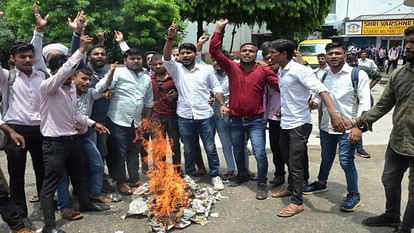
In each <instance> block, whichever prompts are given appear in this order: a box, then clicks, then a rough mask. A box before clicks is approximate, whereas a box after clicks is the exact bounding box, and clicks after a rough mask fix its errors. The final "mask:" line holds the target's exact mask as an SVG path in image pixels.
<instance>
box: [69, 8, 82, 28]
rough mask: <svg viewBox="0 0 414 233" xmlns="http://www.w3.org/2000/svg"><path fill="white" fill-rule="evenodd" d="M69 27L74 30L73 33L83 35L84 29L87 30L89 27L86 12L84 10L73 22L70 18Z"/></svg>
mask: <svg viewBox="0 0 414 233" xmlns="http://www.w3.org/2000/svg"><path fill="white" fill-rule="evenodd" d="M68 25H69V27H70V28H72V31H74V32H78V33H81V32H82V28H85V27H86V26H87V23H86V14H85V12H84V11H83V10H81V11H79V12H78V13H77V15H76V18H75V19H73V21H72V20H71V19H70V18H68Z"/></svg>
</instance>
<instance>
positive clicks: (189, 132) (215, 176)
mask: <svg viewBox="0 0 414 233" xmlns="http://www.w3.org/2000/svg"><path fill="white" fill-rule="evenodd" d="M176 33H177V26H176V24H175V22H174V21H173V23H172V24H171V26H170V27H169V29H168V36H167V38H166V42H165V46H164V65H165V68H166V69H167V71H168V73H169V74H170V75H171V77H172V78H173V81H174V82H175V86H176V87H177V91H178V101H177V114H178V127H179V130H180V135H181V139H182V141H183V144H184V159H185V172H186V173H187V175H190V176H195V171H196V169H195V162H196V148H195V145H196V144H197V140H198V136H200V138H201V140H202V141H203V144H204V148H205V150H206V154H207V157H208V163H209V168H210V171H209V175H210V177H212V183H213V185H214V189H216V190H222V189H224V186H223V183H222V181H221V178H220V176H219V166H220V164H219V158H218V154H217V149H216V145H215V143H214V112H213V109H212V108H211V106H210V105H209V104H208V100H209V98H210V92H213V94H215V97H216V100H217V101H218V102H219V103H220V105H221V106H225V102H224V95H223V90H222V88H221V86H220V84H219V82H218V80H217V78H216V76H215V74H214V70H213V69H212V68H211V67H210V66H206V65H203V64H199V63H196V62H195V57H196V52H197V51H196V47H195V45H193V44H190V43H184V44H181V45H180V46H179V48H178V49H179V52H180V60H181V63H177V62H176V61H175V60H174V59H172V58H171V50H172V42H173V40H174V38H175V36H176Z"/></svg>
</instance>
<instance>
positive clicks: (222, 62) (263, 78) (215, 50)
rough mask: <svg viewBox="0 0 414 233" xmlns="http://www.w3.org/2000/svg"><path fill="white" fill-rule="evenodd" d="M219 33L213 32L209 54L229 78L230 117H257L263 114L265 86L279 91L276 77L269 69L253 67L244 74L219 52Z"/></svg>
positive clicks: (236, 64)
mask: <svg viewBox="0 0 414 233" xmlns="http://www.w3.org/2000/svg"><path fill="white" fill-rule="evenodd" d="M220 38H221V33H218V32H214V34H213V36H212V38H211V41H210V51H209V52H210V54H211V57H212V58H214V59H215V60H216V62H217V64H218V65H219V66H220V67H221V68H222V69H223V70H224V71H225V72H226V74H227V75H228V77H229V91H230V97H229V107H230V115H233V116H238V117H247V116H257V115H259V114H261V113H263V112H264V108H263V94H264V90H265V85H266V84H269V86H270V87H273V88H275V89H276V90H277V91H279V84H278V77H277V75H276V74H275V73H274V72H273V70H272V69H271V68H270V67H265V68H258V67H257V66H255V67H254V68H253V69H252V70H251V71H249V72H246V71H244V70H243V68H242V67H241V66H240V64H239V63H236V62H234V61H232V60H231V59H229V58H227V57H226V56H225V55H224V54H223V53H222V52H221V51H220V43H221V41H220Z"/></svg>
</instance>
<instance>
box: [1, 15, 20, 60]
mask: <svg viewBox="0 0 414 233" xmlns="http://www.w3.org/2000/svg"><path fill="white" fill-rule="evenodd" d="M2 16H3V14H2V11H0V63H1V66H2V67H8V60H9V54H8V48H9V45H10V44H12V43H13V42H14V41H15V40H16V36H15V35H14V33H13V32H12V30H11V27H10V26H9V25H7V24H6V22H4V20H3V17H2Z"/></svg>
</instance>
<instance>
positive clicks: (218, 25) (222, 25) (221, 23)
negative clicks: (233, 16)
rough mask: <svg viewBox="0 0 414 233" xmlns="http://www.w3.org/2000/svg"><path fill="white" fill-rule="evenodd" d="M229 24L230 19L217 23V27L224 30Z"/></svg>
mask: <svg viewBox="0 0 414 233" xmlns="http://www.w3.org/2000/svg"><path fill="white" fill-rule="evenodd" d="M228 23H229V20H228V19H220V20H218V21H217V23H216V27H217V28H220V29H221V30H223V28H224V27H225V26H226V25H227V24H228Z"/></svg>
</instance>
